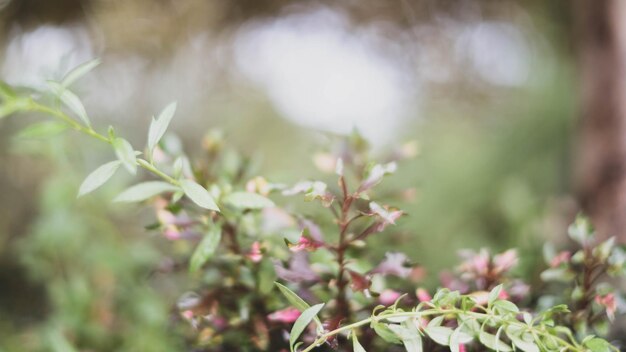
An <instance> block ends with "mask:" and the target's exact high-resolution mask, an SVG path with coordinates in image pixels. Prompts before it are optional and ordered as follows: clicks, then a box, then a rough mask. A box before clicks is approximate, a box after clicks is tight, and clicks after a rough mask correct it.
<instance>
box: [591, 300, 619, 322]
mask: <svg viewBox="0 0 626 352" xmlns="http://www.w3.org/2000/svg"><path fill="white" fill-rule="evenodd" d="M595 301H596V303H598V304H599V305H601V306H603V307H605V309H606V315H607V316H608V317H609V320H610V321H613V319H615V311H616V310H617V302H616V301H615V295H614V294H612V293H609V294H607V295H605V296H600V295H597V296H596V297H595Z"/></svg>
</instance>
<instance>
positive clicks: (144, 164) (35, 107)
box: [28, 100, 180, 186]
mask: <svg viewBox="0 0 626 352" xmlns="http://www.w3.org/2000/svg"><path fill="white" fill-rule="evenodd" d="M28 110H30V111H34V112H41V113H44V114H47V115H50V116H52V117H55V118H57V119H59V120H61V121H62V122H64V123H66V124H68V125H69V126H70V127H71V128H73V129H75V130H77V131H79V132H82V133H84V134H86V135H88V136H91V137H94V138H96V139H98V140H100V141H102V142H105V143H107V144H111V145H112V144H113V140H111V139H110V138H109V137H107V136H103V135H101V134H100V133H98V132H96V131H95V130H94V129H93V128H92V127H91V126H83V125H81V124H80V123H78V122H77V121H76V120H74V119H72V118H71V117H70V116H68V115H67V114H65V113H64V112H63V111H61V110H57V109H53V108H50V107H48V106H45V105H43V104H40V103H38V102H36V101H34V100H30V102H29V104H28ZM137 165H139V166H140V167H141V168H143V169H145V170H146V171H149V172H151V173H152V174H154V175H155V176H158V177H160V178H162V179H163V180H165V181H167V182H169V183H171V184H173V185H175V186H180V182H178V181H177V180H176V179H174V178H173V177H171V176H169V175H167V174H166V173H164V172H163V171H161V170H159V169H157V168H156V167H155V166H154V165H153V164H151V163H149V162H148V161H146V160H144V159H139V158H138V159H137Z"/></svg>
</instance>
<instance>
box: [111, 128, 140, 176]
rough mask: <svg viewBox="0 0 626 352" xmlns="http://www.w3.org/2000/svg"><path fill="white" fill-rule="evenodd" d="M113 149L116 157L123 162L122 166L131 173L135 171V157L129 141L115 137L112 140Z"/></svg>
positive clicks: (133, 173)
mask: <svg viewBox="0 0 626 352" xmlns="http://www.w3.org/2000/svg"><path fill="white" fill-rule="evenodd" d="M113 149H115V154H116V155H117V158H118V159H119V160H120V161H121V162H122V164H124V167H125V168H126V170H128V172H130V173H131V175H135V174H136V173H137V157H136V156H135V150H134V149H133V146H132V145H130V143H129V142H128V141H127V140H125V139H123V138H119V137H118V138H115V139H114V140H113Z"/></svg>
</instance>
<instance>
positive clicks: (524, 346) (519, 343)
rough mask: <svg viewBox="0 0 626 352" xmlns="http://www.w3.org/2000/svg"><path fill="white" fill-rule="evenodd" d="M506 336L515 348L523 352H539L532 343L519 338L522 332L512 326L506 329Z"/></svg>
mask: <svg viewBox="0 0 626 352" xmlns="http://www.w3.org/2000/svg"><path fill="white" fill-rule="evenodd" d="M505 331H506V335H507V336H508V337H509V339H510V340H511V341H512V342H513V344H514V345H515V347H517V348H519V349H520V350H522V351H524V352H539V347H538V346H537V344H535V342H534V341H526V340H524V339H523V338H522V337H521V333H522V332H523V330H517V331H516V330H515V329H514V328H512V326H509V327H507V329H506V330H505Z"/></svg>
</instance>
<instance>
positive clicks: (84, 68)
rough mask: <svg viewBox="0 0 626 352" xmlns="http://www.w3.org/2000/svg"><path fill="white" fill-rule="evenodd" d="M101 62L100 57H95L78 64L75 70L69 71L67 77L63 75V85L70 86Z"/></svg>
mask: <svg viewBox="0 0 626 352" xmlns="http://www.w3.org/2000/svg"><path fill="white" fill-rule="evenodd" d="M100 63H101V61H100V59H93V60H90V61H87V62H84V63H82V64H80V65H78V66H77V67H75V68H74V69H73V70H71V71H70V72H68V73H67V74H66V75H65V77H63V80H61V85H62V86H63V87H69V86H70V85H71V84H72V83H74V82H75V81H76V80H78V79H79V78H81V77H83V76H84V75H86V74H87V73H89V72H90V71H91V70H93V69H94V68H96V66H98V65H100Z"/></svg>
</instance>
